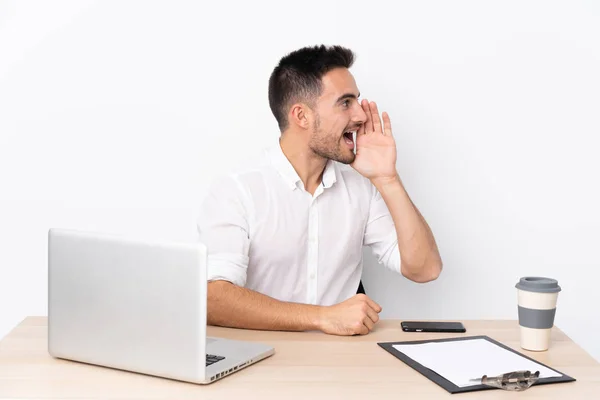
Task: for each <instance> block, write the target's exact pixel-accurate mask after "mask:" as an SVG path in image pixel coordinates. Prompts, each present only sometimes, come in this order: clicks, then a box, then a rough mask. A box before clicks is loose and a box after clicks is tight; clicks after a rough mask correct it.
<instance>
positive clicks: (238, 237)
mask: <svg viewBox="0 0 600 400" xmlns="http://www.w3.org/2000/svg"><path fill="white" fill-rule="evenodd" d="M197 227H198V232H199V234H200V241H201V242H202V243H204V244H205V245H206V246H207V248H208V266H207V269H208V280H209V281H213V280H227V281H230V282H232V283H233V284H235V285H238V286H242V287H246V288H248V289H252V290H254V291H257V292H260V293H263V294H266V295H268V296H271V297H273V298H275V299H278V300H281V301H288V302H295V303H306V304H319V305H332V304H337V303H339V302H341V301H344V300H346V299H348V298H350V297H352V296H353V295H355V294H356V291H357V289H358V285H359V282H360V279H361V274H362V269H363V259H362V255H363V252H362V248H363V246H369V247H370V248H371V249H372V251H373V253H374V254H375V256H376V257H377V259H378V261H379V263H380V264H383V265H385V266H386V267H387V268H389V269H391V270H393V271H396V272H398V273H400V254H399V251H398V241H397V237H396V230H395V227H394V222H393V220H392V217H391V215H390V213H389V211H388V209H387V207H386V205H385V202H384V201H383V199H382V197H381V195H380V194H379V192H378V191H377V190H376V189H375V188H374V186H373V185H372V184H371V182H370V181H369V180H368V179H367V178H364V177H363V176H361V175H360V174H359V173H358V172H356V171H355V170H354V169H353V168H352V167H350V166H348V165H344V164H341V163H338V162H334V161H329V162H328V163H327V165H326V167H325V171H324V173H323V178H322V182H321V184H320V185H319V186H318V188H317V190H316V191H315V193H314V195H311V194H310V193H309V192H307V191H305V189H304V185H303V183H302V180H301V179H300V178H299V176H298V174H297V173H296V171H295V170H294V168H293V166H292V165H291V164H290V162H289V161H288V159H287V157H286V156H285V154H284V153H283V152H282V150H281V147H280V145H279V143H277V144H276V145H274V146H273V147H271V148H268V149H265V151H264V152H263V154H261V155H260V157H259V158H258V159H257V160H254V161H251V162H249V163H248V164H247V165H245V166H244V167H243V168H242V169H241V170H239V171H236V172H233V173H230V174H228V175H226V176H225V177H223V178H220V179H218V180H217V181H216V182H215V183H214V184H213V185H212V187H211V190H210V191H209V193H208V195H207V197H206V199H205V200H204V202H203V204H202V207H201V212H200V215H199V218H198V221H197Z"/></svg>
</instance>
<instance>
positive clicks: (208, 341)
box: [206, 338, 217, 345]
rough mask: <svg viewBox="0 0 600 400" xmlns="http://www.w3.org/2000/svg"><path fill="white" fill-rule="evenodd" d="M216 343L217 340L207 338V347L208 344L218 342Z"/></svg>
mask: <svg viewBox="0 0 600 400" xmlns="http://www.w3.org/2000/svg"><path fill="white" fill-rule="evenodd" d="M216 341H217V339H211V338H206V344H207V345H208V344H211V343H213V342H216Z"/></svg>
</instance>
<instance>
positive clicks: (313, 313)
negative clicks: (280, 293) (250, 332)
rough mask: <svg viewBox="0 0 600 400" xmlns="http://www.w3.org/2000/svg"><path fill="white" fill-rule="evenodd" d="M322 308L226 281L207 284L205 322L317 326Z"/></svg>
mask: <svg viewBox="0 0 600 400" xmlns="http://www.w3.org/2000/svg"><path fill="white" fill-rule="evenodd" d="M320 315H321V307H319V306H315V305H311V304H298V303H287V302H282V301H279V300H276V299H274V298H272V297H269V296H266V295H264V294H262V293H258V292H255V291H253V290H250V289H246V288H242V287H239V286H236V285H234V284H232V283H230V282H227V281H215V282H209V283H208V324H209V325H219V326H227V327H231V328H244V329H260V330H281V331H305V330H316V329H319V323H320Z"/></svg>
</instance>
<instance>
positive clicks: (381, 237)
mask: <svg viewBox="0 0 600 400" xmlns="http://www.w3.org/2000/svg"><path fill="white" fill-rule="evenodd" d="M371 190H372V191H373V195H372V196H371V202H370V205H369V217H368V219H367V226H366V228H365V235H364V241H363V244H364V245H365V246H368V247H370V248H371V251H372V252H373V254H374V255H375V256H376V257H377V262H379V263H380V264H383V265H384V266H385V267H386V268H388V269H390V270H392V271H394V272H400V262H401V261H400V250H399V248H398V236H397V234H396V227H395V225H394V220H393V219H392V215H391V214H390V212H389V210H388V208H387V205H386V204H385V201H384V200H383V197H381V194H380V193H379V191H377V189H375V187H373V186H372V185H371Z"/></svg>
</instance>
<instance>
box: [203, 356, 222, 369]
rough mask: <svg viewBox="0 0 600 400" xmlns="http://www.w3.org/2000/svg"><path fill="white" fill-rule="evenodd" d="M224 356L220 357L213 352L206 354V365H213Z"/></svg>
mask: <svg viewBox="0 0 600 400" xmlns="http://www.w3.org/2000/svg"><path fill="white" fill-rule="evenodd" d="M224 359H225V357H221V356H215V355H213V354H207V355H206V366H207V367H208V366H209V365H213V364H214V363H216V362H218V361H221V360H224Z"/></svg>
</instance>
